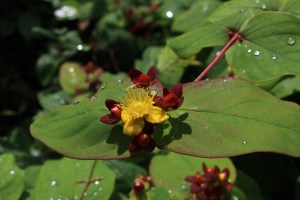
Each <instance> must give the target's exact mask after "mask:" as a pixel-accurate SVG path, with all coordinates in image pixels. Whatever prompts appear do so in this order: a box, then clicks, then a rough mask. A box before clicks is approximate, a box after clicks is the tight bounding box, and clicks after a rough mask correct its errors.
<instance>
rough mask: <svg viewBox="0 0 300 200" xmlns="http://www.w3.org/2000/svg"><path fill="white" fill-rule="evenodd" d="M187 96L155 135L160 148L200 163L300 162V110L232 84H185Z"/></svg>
mask: <svg viewBox="0 0 300 200" xmlns="http://www.w3.org/2000/svg"><path fill="white" fill-rule="evenodd" d="M183 94H184V102H183V105H182V107H180V108H179V109H178V110H174V111H171V112H169V115H170V118H169V120H168V121H167V122H166V123H164V124H158V125H157V127H156V129H155V133H154V137H155V140H156V142H157V146H158V147H160V148H162V149H166V150H169V151H174V152H177V153H182V154H188V155H193V156H198V157H228V156H235V155H240V154H246V153H251V152H258V151H267V152H276V153H282V154H287V155H290V156H300V149H299V145H300V126H299V124H300V121H299V120H300V108H299V105H297V104H294V103H290V102H284V101H280V100H279V99H277V98H275V97H274V96H272V95H270V94H269V93H267V92H265V91H264V90H261V89H259V88H258V87H256V86H255V85H253V84H251V83H248V82H246V81H242V80H240V79H232V78H226V79H218V80H212V81H210V82H208V83H207V82H198V83H190V84H185V85H184V88H183Z"/></svg>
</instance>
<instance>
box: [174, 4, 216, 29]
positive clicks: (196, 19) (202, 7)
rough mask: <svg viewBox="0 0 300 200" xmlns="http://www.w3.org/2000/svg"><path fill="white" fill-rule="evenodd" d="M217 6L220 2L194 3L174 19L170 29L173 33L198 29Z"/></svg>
mask: <svg viewBox="0 0 300 200" xmlns="http://www.w3.org/2000/svg"><path fill="white" fill-rule="evenodd" d="M219 5H221V2H220V1H217V0H204V1H203V0H202V1H195V2H194V3H193V4H192V5H190V7H189V8H188V9H186V10H185V11H184V12H183V13H180V14H179V15H177V16H175V17H174V22H173V24H172V29H173V30H174V31H179V32H186V31H188V30H191V29H193V28H196V27H199V25H200V23H201V22H203V21H204V19H205V18H206V17H207V16H208V15H210V14H211V13H212V12H213V11H214V10H215V9H216V8H217V7H218V6H219Z"/></svg>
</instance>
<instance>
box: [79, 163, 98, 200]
mask: <svg viewBox="0 0 300 200" xmlns="http://www.w3.org/2000/svg"><path fill="white" fill-rule="evenodd" d="M96 164H97V160H94V162H93V165H92V168H91V171H90V175H89V180H88V182H87V183H86V185H85V188H84V190H83V192H82V194H81V197H80V200H83V198H84V196H85V195H84V194H85V193H86V191H87V190H88V188H89V186H90V184H91V180H92V177H93V174H94V171H95V167H96Z"/></svg>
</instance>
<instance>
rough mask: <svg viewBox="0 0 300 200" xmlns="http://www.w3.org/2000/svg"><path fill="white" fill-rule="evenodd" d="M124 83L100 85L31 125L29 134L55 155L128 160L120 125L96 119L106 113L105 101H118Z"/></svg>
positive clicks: (127, 142) (127, 140)
mask: <svg viewBox="0 0 300 200" xmlns="http://www.w3.org/2000/svg"><path fill="white" fill-rule="evenodd" d="M128 84H129V83H128V82H122V81H119V82H112V83H104V84H102V85H101V87H100V89H99V90H98V92H97V93H96V94H95V96H94V97H92V98H91V99H88V98H86V99H84V100H82V101H81V102H74V104H72V105H67V106H63V107H61V108H59V109H57V110H56V111H53V112H51V113H49V114H47V115H45V116H44V117H42V118H40V119H38V120H36V121H35V122H34V123H33V124H32V125H31V128H30V129H31V134H32V135H33V136H34V137H35V138H37V139H39V140H41V141H42V142H44V143H45V144H46V145H48V146H49V147H51V148H53V149H55V150H56V151H58V152H59V153H62V154H64V155H67V156H69V157H74V158H84V159H116V158H124V157H129V156H130V154H129V151H128V150H127V149H128V145H129V142H130V140H131V138H130V137H129V136H127V135H125V134H123V133H122V132H123V130H122V126H121V125H115V126H111V125H106V124H103V123H102V122H100V121H99V119H100V118H101V117H102V116H104V115H106V114H108V113H109V111H108V110H107V108H106V107H105V103H104V102H105V100H106V99H114V100H116V101H118V100H119V99H120V98H121V97H122V92H124V91H125V90H124V89H125V87H126V86H128Z"/></svg>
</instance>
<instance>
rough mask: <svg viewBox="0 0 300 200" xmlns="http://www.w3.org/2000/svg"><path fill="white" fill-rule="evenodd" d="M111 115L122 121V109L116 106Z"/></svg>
mask: <svg viewBox="0 0 300 200" xmlns="http://www.w3.org/2000/svg"><path fill="white" fill-rule="evenodd" d="M110 113H111V115H112V116H114V117H115V118H117V119H121V113H122V109H121V108H120V107H119V106H114V107H113V108H112V109H111V110H110Z"/></svg>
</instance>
